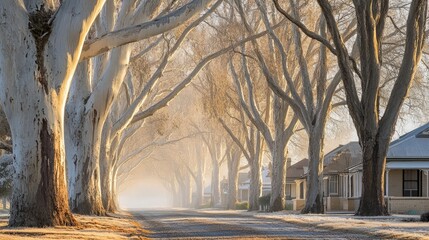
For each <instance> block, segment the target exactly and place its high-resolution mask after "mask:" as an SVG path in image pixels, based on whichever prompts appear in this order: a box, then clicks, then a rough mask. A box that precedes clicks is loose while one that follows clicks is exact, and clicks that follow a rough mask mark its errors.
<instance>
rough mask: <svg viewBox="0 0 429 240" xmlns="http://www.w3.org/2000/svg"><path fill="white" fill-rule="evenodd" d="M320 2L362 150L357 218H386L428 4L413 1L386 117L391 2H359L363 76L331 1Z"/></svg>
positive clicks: (357, 16) (416, 0) (423, 1)
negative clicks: (392, 151) (384, 76)
mask: <svg viewBox="0 0 429 240" xmlns="http://www.w3.org/2000/svg"><path fill="white" fill-rule="evenodd" d="M318 3H319V5H320V8H321V10H322V12H323V14H324V16H325V18H326V22H327V25H328V29H329V32H330V34H331V37H332V41H333V43H334V46H335V48H336V51H337V54H336V55H337V61H338V65H339V68H340V70H341V75H342V80H343V83H344V87H345V91H346V96H347V106H348V108H349V112H350V115H351V116H352V119H353V122H354V125H355V127H356V130H357V132H358V136H359V142H360V145H361V147H362V153H363V185H362V197H361V201H360V204H359V209H358V211H357V214H358V215H385V214H387V209H386V206H385V202H384V174H385V165H386V154H387V150H388V146H389V143H390V140H391V138H392V135H393V133H394V129H395V124H396V121H397V119H398V114H399V110H400V108H401V106H402V103H403V102H404V99H405V97H406V95H407V92H408V89H409V88H410V85H411V83H412V80H413V78H414V74H415V72H416V69H417V66H418V63H419V61H420V58H421V55H422V49H423V46H424V41H425V36H426V33H425V26H426V15H427V1H426V0H413V1H412V2H411V5H410V8H409V13H408V19H407V31H406V40H405V50H404V53H403V59H402V63H401V67H400V70H399V73H398V75H397V77H396V80H395V82H394V86H393V89H392V91H391V93H390V97H389V98H388V99H389V100H388V103H387V106H386V107H385V109H384V111H383V114H381V111H380V108H379V97H380V95H379V90H380V76H381V69H382V66H383V58H382V57H383V48H382V43H383V33H384V29H385V25H386V18H387V16H388V15H387V14H388V11H389V2H388V1H380V2H377V3H376V4H372V3H371V2H364V1H353V4H354V7H355V10H356V18H357V36H358V41H359V54H360V59H361V61H360V71H357V72H356V71H354V69H353V67H352V66H351V64H350V60H349V59H350V57H349V53H348V50H347V48H346V46H345V45H344V42H343V40H342V36H341V34H340V33H339V30H338V26H337V24H336V20H335V18H334V16H333V11H332V6H331V5H330V4H329V2H328V1H325V0H318ZM364 60H365V61H364ZM355 73H356V74H355ZM357 76H358V80H359V81H360V83H361V88H362V93H361V96H360V97H359V94H358V92H357V90H356V85H355V82H356V81H355V80H356V77H357Z"/></svg>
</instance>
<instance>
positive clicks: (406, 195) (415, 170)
mask: <svg viewBox="0 0 429 240" xmlns="http://www.w3.org/2000/svg"><path fill="white" fill-rule="evenodd" d="M406 171H414V172H417V174H416V177H417V179H405V173H406ZM421 179H422V176H421V171H419V170H418V169H403V170H402V196H403V197H421V196H422V190H421V187H422V184H421ZM406 182H407V183H408V182H411V183H417V189H405V183H406ZM413 191H417V195H413ZM406 192H407V194H406Z"/></svg>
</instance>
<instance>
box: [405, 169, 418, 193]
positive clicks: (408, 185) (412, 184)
mask: <svg viewBox="0 0 429 240" xmlns="http://www.w3.org/2000/svg"><path fill="white" fill-rule="evenodd" d="M403 174H404V175H403V186H404V187H403V189H404V194H403V195H404V197H420V196H421V192H420V174H419V170H404V171H403Z"/></svg>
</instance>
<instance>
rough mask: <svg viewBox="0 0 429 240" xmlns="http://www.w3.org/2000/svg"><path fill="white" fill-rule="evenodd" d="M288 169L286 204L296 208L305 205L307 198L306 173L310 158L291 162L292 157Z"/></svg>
mask: <svg viewBox="0 0 429 240" xmlns="http://www.w3.org/2000/svg"><path fill="white" fill-rule="evenodd" d="M288 160H289V161H288V162H287V169H286V205H293V206H295V209H294V210H296V209H298V208H302V207H303V206H304V201H305V200H304V199H305V189H306V186H305V174H306V173H307V171H308V159H306V158H304V159H302V160H301V161H299V162H297V163H295V164H293V165H292V164H291V163H290V159H288Z"/></svg>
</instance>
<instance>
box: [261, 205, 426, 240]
mask: <svg viewBox="0 0 429 240" xmlns="http://www.w3.org/2000/svg"><path fill="white" fill-rule="evenodd" d="M256 216H257V217H260V218H271V219H280V220H283V221H285V222H289V223H294V224H300V225H311V226H314V227H318V228H325V229H329V230H334V231H343V232H355V233H363V234H368V235H373V236H375V237H382V238H388V239H428V240H429V231H428V224H427V223H423V222H415V221H404V220H407V219H406V218H404V217H400V216H391V217H357V216H353V215H351V214H338V215H336V214H327V215H318V214H308V215H300V214H289V213H284V212H283V213H274V214H273V213H261V214H256Z"/></svg>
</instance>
